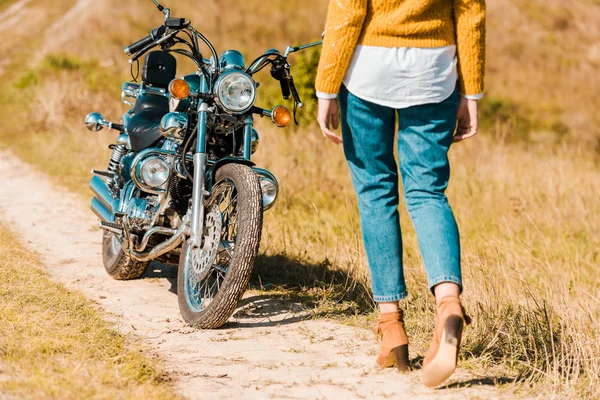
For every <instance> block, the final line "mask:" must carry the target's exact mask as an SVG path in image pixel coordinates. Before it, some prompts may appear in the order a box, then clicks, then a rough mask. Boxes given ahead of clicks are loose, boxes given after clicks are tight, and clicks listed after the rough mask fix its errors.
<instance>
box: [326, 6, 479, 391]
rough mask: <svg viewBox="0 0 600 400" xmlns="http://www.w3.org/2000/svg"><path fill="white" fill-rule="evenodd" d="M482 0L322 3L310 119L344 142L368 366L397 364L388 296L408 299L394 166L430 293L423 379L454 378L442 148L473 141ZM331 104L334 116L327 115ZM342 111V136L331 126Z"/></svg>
mask: <svg viewBox="0 0 600 400" xmlns="http://www.w3.org/2000/svg"><path fill="white" fill-rule="evenodd" d="M484 58H485V0H332V1H331V3H330V6H329V12H328V15H327V24H326V33H325V40H324V44H323V51H322V54H321V60H320V63H319V69H318V73H317V80H316V89H317V96H318V97H319V108H318V117H317V118H318V122H319V125H320V127H321V130H322V132H323V135H324V136H325V137H327V138H328V139H330V140H332V141H333V142H334V143H337V144H340V143H343V145H344V154H345V156H346V159H347V161H348V165H349V167H350V173H351V176H352V181H353V184H354V188H355V191H356V193H357V196H358V208H359V211H360V219H361V228H362V234H363V242H364V246H365V251H366V254H367V259H368V262H369V269H370V272H371V281H372V288H373V295H374V299H375V301H376V302H377V303H378V308H379V321H378V324H377V326H376V329H375V331H376V333H377V334H378V335H379V336H381V347H380V352H379V355H378V357H377V360H376V365H377V366H378V367H381V368H385V367H392V366H394V365H396V366H397V368H398V370H400V371H404V370H406V369H407V368H408V363H409V362H408V338H407V335H406V332H405V330H404V324H403V314H402V310H400V308H399V301H400V300H401V299H403V298H404V297H406V296H407V292H406V285H405V282H404V274H403V271H402V238H401V233H400V220H399V214H398V199H399V194H398V186H399V185H398V167H397V165H396V160H395V158H394V153H393V149H394V135H395V133H396V132H395V130H396V114H397V115H398V125H397V126H398V132H397V133H398V135H397V141H398V160H399V163H400V173H401V176H402V183H403V187H404V196H405V203H406V206H407V209H408V212H409V214H410V217H411V219H412V221H413V224H414V226H415V229H416V232H417V237H418V241H419V248H420V250H421V255H422V257H423V261H424V263H425V268H426V271H427V276H428V284H429V288H430V290H431V292H432V294H434V296H435V299H436V312H435V331H434V335H433V340H432V343H431V347H430V349H429V352H428V353H427V355H426V357H425V359H424V360H423V368H422V372H421V375H422V380H423V383H424V384H425V385H427V386H437V385H439V384H441V383H442V382H444V381H445V380H446V379H448V377H449V376H450V375H451V374H452V373H453V372H454V370H455V368H456V361H457V356H458V351H459V347H460V340H461V335H462V329H463V325H464V324H466V323H468V322H469V318H468V317H467V316H466V315H465V312H464V309H463V307H462V305H461V302H460V298H459V295H460V294H461V292H462V278H461V270H460V241H459V234H458V228H457V225H456V221H455V219H454V215H453V213H452V209H451V208H450V206H449V204H448V201H447V198H446V196H445V194H444V193H445V190H446V187H447V185H448V180H449V177H450V166H449V162H448V150H449V148H450V145H451V144H452V143H453V142H458V141H461V140H465V139H468V138H470V137H473V136H475V135H476V134H477V121H478V120H477V100H478V99H480V98H481V97H482V95H483V94H482V93H483V76H484V64H485V62H484V61H485V59H484ZM338 101H339V106H340V109H338ZM338 111H341V125H342V137H343V139H342V137H339V136H338V135H337V134H336V133H334V132H333V130H334V129H337V128H338V125H339V118H338Z"/></svg>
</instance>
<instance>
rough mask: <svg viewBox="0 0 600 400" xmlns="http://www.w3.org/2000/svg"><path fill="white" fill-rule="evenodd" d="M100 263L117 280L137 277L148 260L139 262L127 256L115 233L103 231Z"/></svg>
mask: <svg viewBox="0 0 600 400" xmlns="http://www.w3.org/2000/svg"><path fill="white" fill-rule="evenodd" d="M102 263H103V264H104V269H106V272H108V274H109V275H110V276H111V277H113V278H114V279H116V280H118V281H128V280H131V279H137V278H139V277H140V276H142V274H143V273H144V271H145V270H146V267H148V264H150V262H149V261H146V262H140V261H136V260H134V259H132V258H131V257H129V256H128V255H127V254H126V253H125V252H124V251H123V249H122V248H121V245H120V244H119V242H118V240H117V237H116V236H115V234H113V233H110V232H108V231H104V234H103V236H102Z"/></svg>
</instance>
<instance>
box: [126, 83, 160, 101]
mask: <svg viewBox="0 0 600 400" xmlns="http://www.w3.org/2000/svg"><path fill="white" fill-rule="evenodd" d="M146 93H149V94H155V95H158V96H164V97H169V95H168V93H167V90H166V89H163V88H155V87H152V86H146V85H144V83H143V82H142V83H133V82H125V83H123V86H121V102H123V103H125V104H128V105H130V106H135V100H136V99H137V98H138V97H140V96H141V95H143V94H146ZM128 99H132V100H131V101H129V100H128Z"/></svg>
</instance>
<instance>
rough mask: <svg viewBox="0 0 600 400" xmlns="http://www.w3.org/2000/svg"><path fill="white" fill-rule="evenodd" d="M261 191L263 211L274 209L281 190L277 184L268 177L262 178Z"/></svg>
mask: <svg viewBox="0 0 600 400" xmlns="http://www.w3.org/2000/svg"><path fill="white" fill-rule="evenodd" d="M259 182H260V189H261V191H262V201H263V209H264V210H265V211H266V210H268V209H269V208H271V207H273V204H275V200H276V199H277V194H278V192H279V188H278V187H277V184H276V183H275V182H273V181H272V180H271V179H269V178H267V177H262V176H261V177H260V181H259Z"/></svg>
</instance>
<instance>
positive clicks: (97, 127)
mask: <svg viewBox="0 0 600 400" xmlns="http://www.w3.org/2000/svg"><path fill="white" fill-rule="evenodd" d="M106 125H108V122H106V120H105V119H104V117H103V116H102V114H100V113H97V112H93V113H90V114H88V115H87V116H86V117H85V127H86V128H88V129H89V130H90V131H92V132H99V131H101V130H102V129H103V128H104V127H105V126H106Z"/></svg>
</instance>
